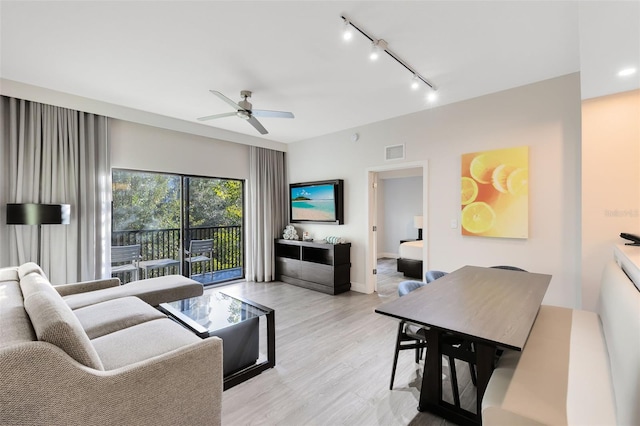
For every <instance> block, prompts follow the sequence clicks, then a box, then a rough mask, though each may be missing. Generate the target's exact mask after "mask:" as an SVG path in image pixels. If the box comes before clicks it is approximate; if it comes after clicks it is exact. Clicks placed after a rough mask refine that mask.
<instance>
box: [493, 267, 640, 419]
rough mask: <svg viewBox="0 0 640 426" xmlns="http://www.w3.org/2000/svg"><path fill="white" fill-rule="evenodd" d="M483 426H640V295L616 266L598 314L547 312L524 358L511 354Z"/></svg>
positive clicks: (607, 276) (606, 275)
mask: <svg viewBox="0 0 640 426" xmlns="http://www.w3.org/2000/svg"><path fill="white" fill-rule="evenodd" d="M482 422H483V425H489V426H491V425H580V426H585V425H629V426H631V425H640V292H639V291H638V289H637V288H636V287H635V286H634V284H633V282H632V281H631V280H630V279H629V277H628V276H627V275H626V274H625V272H624V271H623V270H622V269H621V267H620V266H619V265H618V264H617V263H616V262H614V261H613V260H612V261H610V262H609V263H608V264H607V265H606V267H605V269H604V272H603V276H602V286H601V291H600V303H599V309H598V312H597V313H596V312H588V311H583V310H575V309H567V308H561V307H555V306H545V305H543V306H541V307H540V311H539V313H538V316H537V318H536V322H535V323H534V326H533V328H532V330H531V334H530V335H529V338H528V340H527V344H526V346H525V347H524V350H523V351H522V353H516V352H509V351H506V352H505V354H504V355H503V356H502V358H501V359H500V362H499V364H498V366H497V368H496V370H494V372H493V375H492V376H491V380H490V381H489V385H488V386H487V390H486V393H485V395H484V398H483V400H482Z"/></svg>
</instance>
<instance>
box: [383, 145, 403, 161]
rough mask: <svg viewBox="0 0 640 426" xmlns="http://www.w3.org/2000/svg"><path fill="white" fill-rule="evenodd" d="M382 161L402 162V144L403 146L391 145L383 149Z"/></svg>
mask: <svg viewBox="0 0 640 426" xmlns="http://www.w3.org/2000/svg"><path fill="white" fill-rule="evenodd" d="M384 159H385V160H403V159H404V144H403V145H391V146H385V147H384Z"/></svg>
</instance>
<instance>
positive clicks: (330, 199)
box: [289, 179, 344, 225]
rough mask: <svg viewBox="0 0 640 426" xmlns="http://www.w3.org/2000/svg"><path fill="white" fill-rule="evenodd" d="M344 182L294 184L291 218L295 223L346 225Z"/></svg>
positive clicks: (329, 181) (291, 188) (290, 206)
mask: <svg viewBox="0 0 640 426" xmlns="http://www.w3.org/2000/svg"><path fill="white" fill-rule="evenodd" d="M343 187H344V181H343V180H342V179H336V180H325V181H320V182H304V183H292V184H290V185H289V217H290V218H291V222H293V223H305V222H306V223H333V224H338V225H342V224H343V223H344V207H343V206H344V188H343Z"/></svg>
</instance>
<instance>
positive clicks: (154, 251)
mask: <svg viewBox="0 0 640 426" xmlns="http://www.w3.org/2000/svg"><path fill="white" fill-rule="evenodd" d="M205 239H212V240H213V261H212V262H206V263H200V264H194V265H193V269H192V274H193V275H200V276H201V279H204V282H205V283H215V282H221V281H225V280H226V279H228V277H230V278H241V277H242V276H244V274H243V272H242V271H243V259H244V255H243V247H242V227H241V226H213V227H198V228H189V229H188V230H187V241H186V243H185V246H186V247H187V248H188V247H189V241H191V240H205ZM130 244H140V252H141V253H140V254H141V259H140V260H155V259H175V260H178V261H179V262H180V265H181V266H171V267H169V268H168V272H169V273H171V274H180V273H182V271H185V272H186V271H188V268H187V267H186V265H184V263H185V262H184V250H183V249H182V246H181V244H180V229H178V228H171V229H144V230H137V231H134V230H127V231H113V232H112V233H111V245H112V246H123V245H130ZM225 271H231V272H233V273H227V274H225V273H223V272H225ZM149 272H150V273H149V277H152V276H158V275H163V274H164V273H165V269H154V270H151V271H149ZM120 279H122V280H123V282H129V281H130V280H131V276H127V275H125V276H121V277H120Z"/></svg>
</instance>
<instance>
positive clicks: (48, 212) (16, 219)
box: [7, 203, 71, 225]
mask: <svg viewBox="0 0 640 426" xmlns="http://www.w3.org/2000/svg"><path fill="white" fill-rule="evenodd" d="M70 220H71V206H70V205H69V204H33V203H26V204H7V225H68V224H69V222H70Z"/></svg>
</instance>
